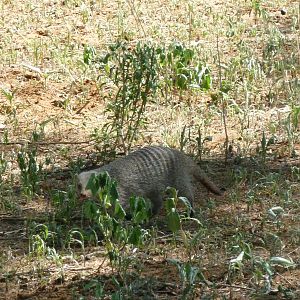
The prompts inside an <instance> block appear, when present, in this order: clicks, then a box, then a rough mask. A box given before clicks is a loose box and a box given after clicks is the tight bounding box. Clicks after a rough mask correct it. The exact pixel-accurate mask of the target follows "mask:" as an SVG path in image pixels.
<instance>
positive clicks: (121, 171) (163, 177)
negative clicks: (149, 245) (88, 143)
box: [78, 146, 223, 214]
mask: <svg viewBox="0 0 300 300" xmlns="http://www.w3.org/2000/svg"><path fill="white" fill-rule="evenodd" d="M105 171H107V172H108V174H109V175H110V177H111V178H112V179H114V180H116V182H117V191H118V193H119V200H120V202H121V204H122V206H123V207H124V209H125V210H127V209H128V207H129V201H128V200H129V198H130V197H131V196H141V197H144V198H147V199H149V200H150V201H151V204H152V213H153V214H157V213H158V212H159V210H160V208H161V207H162V204H163V193H164V191H165V190H166V188H167V187H174V188H175V189H176V190H178V195H179V196H183V197H186V198H187V199H188V200H189V201H190V203H191V204H192V205H193V202H194V191H195V185H194V183H195V181H196V182H197V181H198V182H201V183H202V184H203V185H204V186H205V187H206V188H207V189H208V190H210V191H211V192H213V193H215V194H217V195H221V194H222V193H223V192H222V190H221V189H220V188H218V187H217V185H216V184H215V183H214V182H212V181H211V180H210V179H209V178H208V177H207V175H206V174H205V173H204V172H203V170H201V168H200V167H199V166H198V165H197V164H196V163H195V162H194V161H193V160H192V159H191V158H190V157H188V156H187V155H185V154H184V153H182V152H180V151H179V150H176V149H171V148H167V147H162V146H149V147H145V148H141V149H139V150H137V151H134V152H132V153H130V154H128V155H127V156H124V157H122V158H119V159H116V160H114V161H112V162H111V163H109V164H107V165H104V166H102V167H100V168H98V169H94V170H91V171H87V172H82V173H80V174H79V175H78V183H79V186H80V189H81V194H82V195H84V196H88V197H90V196H91V193H90V191H89V190H86V188H85V187H86V184H87V182H88V180H89V178H90V176H91V174H93V173H94V174H96V175H97V174H99V173H101V172H105Z"/></svg>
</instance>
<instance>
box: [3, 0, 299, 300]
mask: <svg viewBox="0 0 300 300" xmlns="http://www.w3.org/2000/svg"><path fill="white" fill-rule="evenodd" d="M246 2H247V1H211V3H207V1H124V2H123V1H97V0H96V1H83V0H74V1H71V0H70V1H10V0H2V1H1V2H0V24H1V26H0V56H1V63H0V88H1V89H3V90H5V91H10V92H11V93H12V95H13V96H12V98H11V100H9V99H8V97H7V96H5V95H4V94H3V93H1V94H0V137H1V144H0V151H1V163H0V166H2V164H3V161H5V162H6V163H7V166H6V171H5V172H4V173H3V174H2V173H1V181H0V183H1V185H0V188H1V190H2V192H1V198H2V200H1V201H0V205H1V206H0V250H1V253H0V299H101V297H100V296H99V297H98V298H97V293H96V292H95V290H96V285H95V286H93V287H92V288H88V287H89V286H90V284H91V282H97V283H101V284H102V286H104V289H105V296H103V299H112V298H111V297H110V294H112V293H113V292H115V291H116V290H117V288H116V283H115V281H114V279H113V278H117V279H118V280H120V282H121V279H122V278H120V277H118V276H119V275H118V274H116V272H115V270H113V269H112V268H111V266H110V264H109V261H108V259H107V257H106V256H105V251H104V248H103V246H102V245H100V246H97V247H94V246H91V245H88V246H86V247H85V249H84V251H83V250H82V249H80V248H79V247H74V248H71V249H65V248H62V247H57V253H59V259H57V260H55V259H53V258H52V259H49V258H48V257H47V256H46V255H45V256H42V257H36V256H34V255H32V254H30V251H29V250H30V249H29V228H30V226H33V225H32V224H33V223H34V224H37V223H43V222H46V221H47V220H48V218H49V216H51V212H52V211H53V207H52V206H51V201H50V198H51V190H52V189H61V190H67V187H68V186H69V185H71V178H70V177H71V175H70V174H71V171H70V170H71V168H72V163H74V162H76V160H77V159H78V158H81V159H82V160H83V161H84V163H85V166H87V167H91V166H93V165H95V164H99V163H102V162H101V161H99V157H98V156H97V155H96V154H95V153H97V152H96V150H95V141H94V140H93V138H92V137H91V133H93V131H94V129H95V128H101V126H102V125H103V124H104V123H105V121H106V118H107V116H106V115H105V114H104V109H105V107H106V104H107V103H108V102H109V100H110V99H111V98H110V97H111V96H110V92H111V91H110V89H109V86H108V87H107V86H104V87H103V86H101V84H100V83H99V80H97V75H98V74H97V70H95V69H92V68H88V67H87V66H85V65H84V63H83V51H84V47H85V46H86V45H89V46H93V47H95V48H96V49H97V50H98V51H99V52H101V51H105V50H106V49H107V46H108V45H110V44H113V43H114V42H115V41H116V40H117V39H122V40H127V41H129V43H130V44H132V45H135V44H136V43H137V42H138V41H149V40H150V41H153V42H156V43H165V44H167V43H169V42H172V41H181V42H184V43H187V44H191V43H197V45H199V46H198V47H199V49H200V50H199V51H200V52H201V54H202V57H205V58H207V62H208V64H211V66H212V72H213V74H214V76H215V77H216V78H217V76H218V69H217V68H214V66H215V64H216V62H217V60H218V51H219V52H221V58H220V60H221V62H222V64H223V65H224V70H225V69H226V64H227V63H228V65H229V62H230V61H231V60H232V59H233V58H235V57H239V56H240V55H241V54H240V52H239V51H241V47H242V46H243V45H244V44H246V43H247V45H248V46H249V49H251V51H252V52H251V55H253V56H251V55H250V54H249V57H250V58H253V57H254V55H255V54H257V55H258V56H259V57H261V56H262V48H261V46H260V45H261V44H263V41H264V39H267V37H265V36H264V34H261V31H262V28H266V27H268V26H270V27H271V26H274V27H276V28H279V30H281V32H282V33H283V34H285V37H286V40H285V41H286V42H285V44H284V47H285V49H286V53H289V51H290V53H291V56H292V53H294V54H295V51H294V48H293V47H294V46H295V45H297V43H298V50H299V7H298V5H299V3H298V2H297V1H264V2H260V1H257V3H260V5H261V10H257V11H256V10H255V5H254V4H253V3H255V2H256V1H249V2H251V3H252V4H253V5H252V4H249V3H246ZM283 9H284V10H283ZM285 9H287V10H285ZM282 11H284V12H285V11H287V13H286V14H284V13H283V12H282ZM265 12H266V13H267V14H268V17H269V19H268V22H267V21H265V20H264V19H263V13H265ZM297 18H298V19H297ZM297 22H298V23H297ZM293 24H294V25H293ZM291 28H293V29H291ZM230 30H231V31H230ZM230 32H231V33H232V32H233V33H232V34H233V35H232V36H231V35H230V34H231V33H230ZM270 32H271V30H270ZM297 34H298V35H297ZM217 39H218V41H217ZM297 40H298V42H297ZM217 42H218V44H219V47H220V49H219V50H218V49H217ZM247 51H248V50H247ZM247 51H245V52H243V53H244V54H245V53H248V52H247ZM249 51H250V50H249ZM297 55H298V60H299V61H300V59H299V53H296V56H297ZM241 56H242V55H241ZM231 66H232V65H231ZM297 67H299V64H298V65H296V66H295V68H294V69H293V68H291V70H290V69H289V70H288V71H284V70H283V71H282V76H281V77H280V78H281V79H282V78H283V79H282V81H280V80H281V79H280V80H278V81H277V82H276V83H275V84H274V86H272V84H273V82H271V80H270V82H269V83H270V86H266V85H265V82H264V83H263V82H260V81H257V84H256V85H255V86H256V88H257V89H256V90H255V89H254V88H253V87H252V89H250V88H249V90H247V91H246V92H245V91H244V90H242V89H243V85H246V84H244V83H241V82H242V79H240V81H238V80H236V81H235V82H233V85H235V88H236V89H235V95H234V96H232V95H231V98H230V99H231V100H230V101H229V102H228V103H229V104H228V114H227V131H228V136H229V140H230V145H231V148H230V149H231V151H230V157H229V160H228V162H227V164H225V162H224V142H225V134H224V124H223V119H222V109H221V105H219V106H218V104H219V103H216V104H215V103H214V102H213V100H212V97H211V94H210V93H201V92H200V93H188V92H184V93H183V95H180V96H179V95H178V93H174V94H173V95H172V96H170V99H169V100H170V101H169V103H168V104H166V103H165V101H164V100H165V99H163V100H162V101H158V102H157V103H156V102H155V103H151V104H150V105H149V108H148V111H147V118H148V123H149V124H148V127H147V129H146V130H145V131H144V132H143V135H142V136H141V137H140V138H139V139H138V140H137V142H136V144H135V148H137V147H139V146H143V145H148V144H164V145H169V146H174V147H179V144H180V142H179V141H180V134H181V133H182V130H183V128H184V126H185V125H187V126H188V127H190V128H191V130H192V135H195V132H196V129H195V127H194V125H195V124H202V127H201V128H202V129H203V134H204V135H205V136H209V137H213V138H212V141H210V142H207V143H206V144H205V152H204V162H201V164H202V165H203V168H204V169H205V170H206V171H207V173H208V174H209V176H210V177H212V178H213V179H214V180H215V181H216V182H217V183H218V184H219V185H220V186H223V187H225V188H226V192H225V194H224V196H222V197H213V196H212V195H211V194H209V193H208V192H206V191H205V190H204V189H201V190H200V191H199V193H198V201H197V203H196V211H197V212H198V216H201V222H202V223H203V228H205V230H204V229H203V234H202V236H201V241H200V242H199V241H198V244H197V246H195V247H194V248H192V250H191V249H188V248H187V247H185V245H184V242H183V241H182V240H180V241H177V243H174V241H173V240H172V236H171V234H170V232H169V231H168V230H167V229H166V225H165V224H164V215H163V213H162V214H161V215H160V216H158V217H156V218H155V220H154V221H153V222H154V223H156V224H158V225H157V226H158V233H157V237H156V239H155V242H153V243H152V244H151V245H149V246H148V247H147V249H146V250H145V249H139V250H135V252H132V257H134V259H135V261H137V262H139V263H136V264H135V265H133V266H131V268H132V273H131V278H130V280H128V282H126V283H124V286H126V285H127V286H126V287H127V288H128V289H131V291H132V293H131V295H134V296H132V297H133V298H134V299H251V298H252V299H300V259H299V257H300V205H299V203H300V202H299V201H300V197H299V191H300V184H299V181H300V171H299V170H300V161H299V154H300V143H299V126H298V123H297V126H296V128H294V131H293V132H292V131H291V130H290V131H288V130H286V128H287V125H286V124H287V123H286V120H287V118H288V116H289V114H290V112H291V110H292V108H293V107H294V106H295V102H293V103H292V104H291V103H289V102H288V100H289V99H291V98H292V96H291V97H290V98H288V96H287V95H288V92H287V91H286V90H285V89H283V88H282V85H283V86H284V84H285V83H286V85H288V84H290V82H292V81H289V80H290V78H291V77H292V78H298V80H299V69H297ZM245 69H246V67H245ZM224 72H225V71H224ZM274 72H275V71H274ZM245 74H246V71H245V72H243V71H241V74H240V76H241V78H242V77H243V76H245V77H246V76H248V75H245ZM227 79H228V78H227ZM228 80H229V79H228ZM217 82H218V81H217V79H216V80H215V85H214V91H212V93H213V92H215V90H216V89H217V86H218V83H217ZM266 82H267V79H266ZM281 84H282V85H281ZM298 84H299V83H298ZM271 88H272V89H273V88H274V91H275V92H278V93H275V94H276V95H275V96H274V95H273V96H272V97H273V98H272V101H273V102H272V101H271V100H270V101H269V102H268V99H269V98H268V95H270V93H269V90H271ZM291 89H292V88H291ZM272 91H273V90H272ZM296 91H297V90H296ZM298 91H299V90H298ZM247 93H248V94H247ZM233 94H234V93H233ZM298 95H299V94H298ZM159 97H160V96H158V98H159ZM161 97H162V98H163V96H161ZM297 97H298V98H297ZM246 99H247V100H249V101H248V102H247V101H246ZM296 99H298V101H299V96H296ZM246 102H247V103H246ZM256 104H257V105H256ZM296 104H297V103H296ZM298 105H299V102H298ZM297 117H299V115H297ZM246 124H247V125H246ZM33 132H35V133H37V134H39V142H38V143H36V144H34V145H32V144H30V143H31V141H32V134H33ZM262 132H266V134H267V135H268V137H270V136H271V135H272V133H274V132H276V136H277V140H276V142H275V143H274V144H272V145H270V146H268V148H267V154H266V156H267V159H266V161H264V162H263V163H262V160H261V159H264V157H263V156H259V154H258V153H262V152H259V151H257V148H258V147H262V146H261V145H262ZM291 132H292V133H293V136H292V138H291ZM291 140H292V142H291ZM28 145H29V146H28ZM24 147H29V148H30V147H36V148H37V151H38V157H39V160H41V161H43V160H45V159H46V158H47V159H48V160H49V161H50V163H49V164H48V165H47V166H45V170H44V172H45V174H46V177H45V179H44V180H43V181H42V182H41V192H40V193H39V194H38V195H37V196H36V197H34V198H33V200H28V199H26V197H25V196H24V195H23V193H22V187H21V182H20V179H19V176H20V170H19V168H18V164H17V153H18V152H19V151H20V150H21V149H23V148H24ZM291 147H292V148H293V155H292V154H291V152H292V151H291ZM194 149H195V147H194V146H193V145H188V146H187V147H186V149H185V150H186V151H187V152H193V150H194ZM260 155H261V154H260ZM279 206H280V207H282V208H283V212H282V214H280V215H279V216H275V217H274V216H273V218H272V215H271V216H270V209H271V208H274V207H279ZM271 214H272V212H271ZM76 222H77V223H76ZM74 223H75V224H74V225H76V226H77V225H78V226H80V220H78V219H75V220H74ZM76 226H75V227H76ZM193 226H194V225H191V227H190V228H188V229H189V230H190V231H191V232H192V233H193V232H195V231H196V228H194V227H193ZM249 248H250V249H251V250H249ZM247 249H248V250H247ZM242 251H243V252H244V253H245V252H247V251H248V252H250V254H251V258H247V259H244V260H242V261H240V262H239V263H237V264H236V265H235V266H236V267H235V268H233V269H232V268H231V269H230V266H232V264H231V262H232V260H233V259H235V258H237V257H238V255H239V254H240V253H241V252H242ZM190 252H192V253H190ZM52 257H53V256H52ZM190 257H192V261H193V263H194V264H195V266H197V268H198V269H199V270H200V271H201V274H202V275H203V277H204V278H205V279H203V278H202V279H201V280H200V279H199V280H196V281H195V283H194V284H193V285H192V286H193V293H191V294H189V295H188V296H186V298H183V290H184V287H186V285H187V281H188V280H187V279H185V280H183V279H182V277H181V276H180V272H179V270H178V268H177V266H176V265H174V263H172V261H171V260H172V259H176V260H179V261H181V262H186V261H188V260H189V258H190ZM272 257H282V258H285V259H288V260H289V261H290V262H293V265H292V266H290V267H287V266H286V265H284V264H282V263H278V264H274V265H272V267H270V268H271V269H272V271H270V272H269V273H268V271H269V269H268V266H269V265H268V263H270V258H272ZM254 261H256V263H254ZM258 261H260V264H258V263H257V262H258ZM136 274H139V275H138V276H139V280H134V279H135V276H137V275H136ZM130 284H131V285H130ZM268 284H269V285H270V287H267V285H268ZM114 299H127V298H126V297H125V296H124V298H121V297H120V298H114ZM130 299H131V298H130Z"/></svg>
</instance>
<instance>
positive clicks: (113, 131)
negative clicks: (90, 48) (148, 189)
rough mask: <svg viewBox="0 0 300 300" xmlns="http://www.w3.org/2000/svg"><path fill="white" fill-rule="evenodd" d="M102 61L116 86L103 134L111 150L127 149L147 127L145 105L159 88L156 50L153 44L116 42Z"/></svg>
mask: <svg viewBox="0 0 300 300" xmlns="http://www.w3.org/2000/svg"><path fill="white" fill-rule="evenodd" d="M100 63H101V69H102V70H104V71H105V72H106V74H107V76H108V77H109V78H110V79H111V81H112V82H113V83H114V85H115V87H116V89H117V91H116V94H115V98H114V100H113V101H112V102H111V103H109V105H108V106H107V108H106V113H108V114H109V117H108V118H109V119H110V121H109V122H107V123H106V124H105V125H104V128H103V133H104V135H103V136H104V137H107V138H109V139H110V140H111V142H110V143H111V145H112V149H115V148H116V147H117V146H118V145H121V147H122V148H123V150H124V151H125V152H127V151H128V150H130V148H131V146H132V143H133V142H134V140H135V139H136V138H137V135H138V132H139V130H140V128H141V127H143V126H145V121H146V119H145V110H146V106H147V104H148V102H149V101H150V99H151V98H153V96H154V94H155V91H156V88H157V84H158V74H157V67H158V66H157V58H156V49H155V47H154V46H152V45H150V44H141V43H138V44H137V46H136V47H135V48H134V49H132V48H130V47H129V46H128V45H126V44H124V43H117V44H116V45H114V46H111V47H110V51H109V52H108V53H107V54H106V55H105V56H104V57H103V58H102V59H101V60H100Z"/></svg>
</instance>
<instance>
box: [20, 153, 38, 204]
mask: <svg viewBox="0 0 300 300" xmlns="http://www.w3.org/2000/svg"><path fill="white" fill-rule="evenodd" d="M17 160H18V165H19V168H20V171H21V183H22V191H23V193H24V195H25V196H26V197H27V198H29V199H32V198H33V197H34V196H35V194H36V193H37V192H38V191H39V183H40V181H41V180H42V164H41V163H38V161H37V151H36V150H29V149H27V150H24V149H23V150H21V151H20V152H19V153H18V159H17Z"/></svg>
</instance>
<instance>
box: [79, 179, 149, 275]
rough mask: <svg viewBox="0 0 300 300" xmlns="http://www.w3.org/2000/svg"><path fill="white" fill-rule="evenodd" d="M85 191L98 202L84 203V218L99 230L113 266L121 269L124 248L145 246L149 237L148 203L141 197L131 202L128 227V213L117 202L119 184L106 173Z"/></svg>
mask: <svg viewBox="0 0 300 300" xmlns="http://www.w3.org/2000/svg"><path fill="white" fill-rule="evenodd" d="M86 188H87V189H90V190H91V192H92V195H93V197H94V198H96V199H97V202H95V201H87V202H85V204H84V206H83V212H84V215H85V216H86V218H88V219H89V220H91V221H92V222H94V223H95V224H96V225H97V227H98V228H99V229H100V232H101V234H102V236H103V244H104V245H105V248H106V251H107V255H108V257H109V259H110V262H111V263H112V266H117V267H118V268H119V270H121V269H122V262H124V261H125V259H124V258H125V257H126V251H125V249H127V250H128V251H130V248H131V246H135V247H140V246H143V245H144V244H145V242H146V240H147V238H148V237H149V230H146V229H143V228H142V227H141V224H143V223H145V222H147V221H148V220H149V218H150V215H151V207H150V205H149V202H148V201H145V200H144V199H143V198H140V197H132V198H131V199H130V200H129V202H130V207H129V208H130V211H129V216H130V217H131V222H130V224H128V223H125V222H124V220H125V216H126V212H125V211H124V209H123V207H122V205H121V204H120V202H119V200H118V192H117V184H116V182H115V181H113V180H112V179H111V178H110V177H109V175H108V174H107V173H103V174H99V175H98V176H95V175H92V176H91V178H90V180H89V182H88V184H87V187H86Z"/></svg>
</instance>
